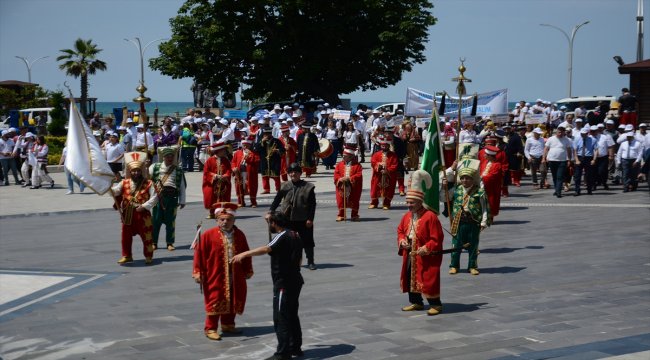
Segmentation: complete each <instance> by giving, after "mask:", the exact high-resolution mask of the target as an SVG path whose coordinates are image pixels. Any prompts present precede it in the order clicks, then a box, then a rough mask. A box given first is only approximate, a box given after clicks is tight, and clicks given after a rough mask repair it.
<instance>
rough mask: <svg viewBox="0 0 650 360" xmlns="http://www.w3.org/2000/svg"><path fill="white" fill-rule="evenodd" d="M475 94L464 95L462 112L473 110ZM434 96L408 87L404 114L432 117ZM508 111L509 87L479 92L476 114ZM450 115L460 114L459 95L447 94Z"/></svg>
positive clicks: (466, 113) (469, 112)
mask: <svg viewBox="0 0 650 360" xmlns="http://www.w3.org/2000/svg"><path fill="white" fill-rule="evenodd" d="M472 98H473V96H464V97H463V99H462V104H461V114H462V115H467V116H469V115H470V114H471V112H472ZM433 100H434V96H433V95H431V94H428V93H425V92H424V91H420V90H417V89H413V88H407V89H406V105H405V107H404V115H406V116H415V117H430V116H431V115H432V109H433ZM435 100H436V102H438V103H439V102H440V101H441V100H442V96H436V97H435ZM504 113H508V89H501V90H495V91H490V92H486V93H482V94H478V106H477V108H476V116H487V115H491V114H504ZM443 115H445V116H449V117H457V115H458V97H453V96H449V95H448V96H447V102H446V106H445V113H444V114H443Z"/></svg>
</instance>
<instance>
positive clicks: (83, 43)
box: [56, 38, 106, 116]
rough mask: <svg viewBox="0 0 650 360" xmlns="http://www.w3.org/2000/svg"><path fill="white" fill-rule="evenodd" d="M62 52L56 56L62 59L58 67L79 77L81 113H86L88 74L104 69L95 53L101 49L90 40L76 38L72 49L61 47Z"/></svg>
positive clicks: (102, 63) (58, 59)
mask: <svg viewBox="0 0 650 360" xmlns="http://www.w3.org/2000/svg"><path fill="white" fill-rule="evenodd" d="M60 51H61V52H62V53H63V54H62V55H60V56H59V57H57V58H56V60H57V61H61V60H63V62H62V63H61V64H59V69H61V70H65V73H66V74H67V75H70V76H74V77H75V78H78V77H81V113H82V114H83V115H84V116H88V114H87V113H86V101H87V99H88V75H95V73H96V72H97V70H101V71H104V70H106V63H105V62H103V61H101V60H98V59H97V58H96V57H97V54H98V53H99V52H100V51H102V49H98V48H97V45H96V44H93V43H92V40H83V39H81V38H79V39H77V41H75V43H74V49H62V50H60Z"/></svg>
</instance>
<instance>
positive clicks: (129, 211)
mask: <svg viewBox="0 0 650 360" xmlns="http://www.w3.org/2000/svg"><path fill="white" fill-rule="evenodd" d="M146 159H147V153H145V152H130V153H125V154H124V160H125V162H126V168H127V173H126V179H124V180H122V181H120V182H119V183H117V184H115V185H114V186H113V188H112V191H113V196H117V200H116V202H117V203H118V204H119V207H120V208H119V210H120V215H121V218H122V257H121V258H120V260H118V261H117V263H118V264H120V265H123V264H126V263H130V262H133V253H132V249H131V247H132V244H133V235H140V238H141V239H142V245H143V251H142V252H143V253H144V259H145V260H144V261H145V264H147V265H150V264H151V262H152V261H153V242H152V237H151V231H152V230H153V226H152V223H151V209H152V208H153V207H154V206H155V205H156V203H157V202H158V196H157V195H156V191H155V189H154V186H153V183H152V182H151V180H149V179H147V178H146V177H145V175H144V173H143V172H144V171H146V168H145V163H144V162H145V161H146Z"/></svg>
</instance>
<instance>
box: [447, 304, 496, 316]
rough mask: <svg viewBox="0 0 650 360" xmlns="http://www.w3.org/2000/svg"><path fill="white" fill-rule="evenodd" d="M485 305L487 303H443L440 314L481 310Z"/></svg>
mask: <svg viewBox="0 0 650 360" xmlns="http://www.w3.org/2000/svg"><path fill="white" fill-rule="evenodd" d="M487 304H488V303H475V304H458V303H443V304H442V314H456V313H464V312H472V311H476V310H479V309H481V308H483V306H485V305H487Z"/></svg>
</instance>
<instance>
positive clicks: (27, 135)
mask: <svg viewBox="0 0 650 360" xmlns="http://www.w3.org/2000/svg"><path fill="white" fill-rule="evenodd" d="M25 137H30V138H35V137H36V135H34V133H32V132H30V131H28V132H27V133H26V134H25Z"/></svg>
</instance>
